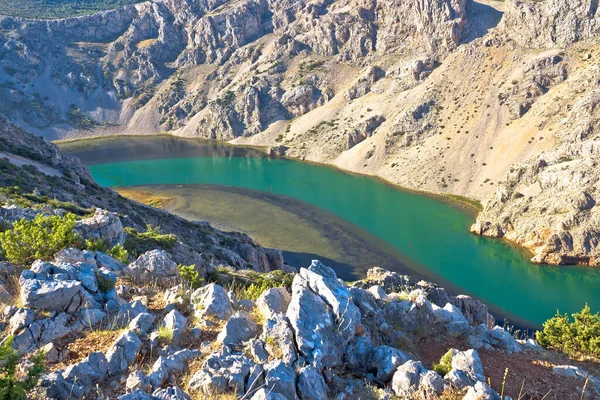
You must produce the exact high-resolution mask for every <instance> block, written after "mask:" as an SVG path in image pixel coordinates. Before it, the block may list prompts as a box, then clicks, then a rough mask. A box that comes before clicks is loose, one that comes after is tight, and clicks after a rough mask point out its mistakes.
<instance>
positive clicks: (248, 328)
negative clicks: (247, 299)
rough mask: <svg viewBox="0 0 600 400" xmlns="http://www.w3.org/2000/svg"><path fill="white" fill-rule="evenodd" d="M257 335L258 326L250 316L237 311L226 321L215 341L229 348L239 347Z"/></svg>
mask: <svg viewBox="0 0 600 400" xmlns="http://www.w3.org/2000/svg"><path fill="white" fill-rule="evenodd" d="M257 335H258V326H257V325H256V322H254V321H253V320H252V317H251V316H250V314H248V313H247V312H245V311H238V312H237V313H235V314H234V315H233V316H231V317H230V318H229V320H227V323H226V324H225V326H224V327H223V330H221V332H220V333H219V335H218V336H217V341H219V342H220V343H223V344H226V345H229V346H239V345H241V344H242V343H244V342H247V341H248V340H250V339H252V338H254V337H256V336H257Z"/></svg>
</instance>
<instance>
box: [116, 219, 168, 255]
mask: <svg viewBox="0 0 600 400" xmlns="http://www.w3.org/2000/svg"><path fill="white" fill-rule="evenodd" d="M124 231H125V233H126V234H127V236H126V237H125V250H127V251H128V252H129V253H130V254H131V255H132V256H133V257H138V256H139V255H140V254H143V253H145V252H147V251H150V250H154V249H156V248H160V249H163V250H168V249H172V248H173V247H175V245H176V244H177V236H175V235H173V234H170V233H168V234H165V233H161V232H160V229H159V228H158V227H156V228H155V227H153V226H151V225H146V232H138V231H137V230H136V229H134V228H125V229H124Z"/></svg>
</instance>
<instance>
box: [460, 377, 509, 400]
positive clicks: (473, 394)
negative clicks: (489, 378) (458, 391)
mask: <svg viewBox="0 0 600 400" xmlns="http://www.w3.org/2000/svg"><path fill="white" fill-rule="evenodd" d="M463 400H502V398H501V397H500V396H499V395H498V393H496V392H495V391H494V390H493V389H492V388H491V387H489V386H488V384H487V383H485V382H481V381H479V382H477V383H475V385H474V386H471V387H470V388H469V390H467V394H466V395H465V397H463Z"/></svg>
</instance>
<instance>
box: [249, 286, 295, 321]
mask: <svg viewBox="0 0 600 400" xmlns="http://www.w3.org/2000/svg"><path fill="white" fill-rule="evenodd" d="M291 299H292V297H291V296H290V294H289V293H288V291H287V289H286V288H283V287H279V288H271V289H267V290H265V291H264V292H262V294H261V295H260V296H259V297H258V299H257V300H256V306H257V307H258V310H259V311H260V313H261V314H262V315H263V316H264V317H265V318H266V319H269V318H271V317H272V316H274V315H275V314H277V313H282V314H285V313H286V312H287V308H288V306H289V305H290V301H291Z"/></svg>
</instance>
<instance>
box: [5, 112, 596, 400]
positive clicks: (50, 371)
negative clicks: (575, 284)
mask: <svg viewBox="0 0 600 400" xmlns="http://www.w3.org/2000/svg"><path fill="white" fill-rule="evenodd" d="M0 145H1V146H2V147H0V172H1V174H0V196H1V197H0V200H1V201H2V204H1V205H0V234H1V235H0V244H1V248H0V257H2V258H7V259H9V260H11V262H6V261H0V306H1V313H0V368H1V371H0V374H1V378H2V379H0V393H4V392H3V391H4V390H5V388H6V387H7V385H8V383H7V382H12V384H15V382H22V381H23V382H33V383H34V385H32V387H31V388H28V389H27V390H28V393H27V396H28V398H32V399H59V400H63V399H64V400H73V399H84V398H85V399H98V400H99V399H121V400H140V399H142V400H146V399H148V400H159V399H160V400H166V399H168V400H191V399H221V400H224V399H234V398H235V399H252V400H284V399H315V400H317V399H318V400H321V399H331V398H335V399H386V400H389V399H415V400H416V399H463V400H506V399H507V398H512V399H523V398H527V399H550V398H554V399H561V400H564V399H579V400H581V399H593V398H598V397H600V379H598V378H596V377H595V376H594V375H592V374H595V375H598V372H600V370H598V364H597V363H594V362H590V361H585V360H583V361H582V360H579V361H577V360H572V359H568V358H567V357H566V356H565V355H562V354H557V353H555V352H554V351H550V350H545V349H543V348H541V347H540V346H539V345H538V344H537V343H536V342H535V341H534V340H532V339H527V338H526V337H521V336H519V332H513V331H511V329H510V328H508V327H506V328H505V327H500V326H496V325H495V320H494V318H493V317H492V316H491V315H490V314H489V313H488V309H487V307H486V306H485V305H484V304H482V303H480V302H479V301H477V300H475V299H473V298H471V297H469V296H462V295H459V296H454V295H450V294H449V293H447V292H446V291H445V290H444V289H443V288H440V287H437V286H436V285H435V284H432V283H429V282H424V281H420V282H415V281H414V280H412V279H411V278H410V277H408V276H403V275H399V274H396V273H393V272H388V271H385V270H382V269H381V268H373V269H371V270H369V272H368V274H367V277H366V278H365V279H363V280H360V281H356V282H348V283H346V282H343V281H342V280H340V279H338V278H337V276H336V274H335V272H334V271H333V270H332V269H331V268H329V267H327V266H325V265H323V264H321V263H320V262H319V261H313V263H312V264H311V265H310V266H309V267H308V268H300V270H299V271H298V270H296V269H295V268H292V267H290V266H288V265H286V264H285V263H284V262H283V259H282V257H281V252H279V251H277V250H273V249H264V248H262V247H261V246H259V245H258V244H256V243H254V242H253V241H252V240H251V239H250V238H248V237H247V236H245V235H242V234H236V233H224V232H220V231H218V230H215V229H214V228H212V227H210V226H209V225H206V224H197V223H192V222H188V221H185V220H182V219H180V218H177V217H175V216H172V215H170V214H168V213H166V212H164V211H161V210H157V209H154V208H150V207H146V206H143V205H140V204H137V203H133V202H131V201H129V200H126V199H124V198H122V197H120V196H119V195H117V194H116V193H114V192H112V191H111V190H108V189H104V188H101V187H99V186H98V185H97V184H96V183H94V182H93V180H92V179H91V177H90V175H89V172H88V171H87V169H86V168H85V167H83V166H82V165H81V164H80V162H79V161H78V160H77V159H74V158H72V157H69V156H66V155H63V154H62V153H61V152H60V151H59V150H58V149H57V147H56V146H54V145H52V144H50V143H48V142H47V141H46V140H45V139H42V138H39V137H34V136H32V135H29V134H27V133H26V132H24V131H23V130H21V129H19V128H17V127H15V126H13V125H11V124H10V123H9V122H7V121H4V120H3V121H0ZM99 207H102V208H99ZM103 208H104V209H103ZM67 212H69V213H73V215H75V217H74V218H75V220H74V223H73V226H72V227H71V228H69V229H70V230H71V231H70V232H64V231H63V230H62V229H61V232H62V234H63V236H65V237H71V238H72V239H73V240H72V243H70V244H67V245H64V246H60V247H57V241H56V240H54V239H55V237H54V236H52V237H48V239H45V238H46V236H45V235H47V234H48V233H49V232H51V233H54V230H55V228H54V227H52V228H49V227H48V226H46V225H44V227H43V229H42V231H37V232H36V233H35V234H32V233H31V232H30V231H27V230H26V229H25V228H23V226H24V225H23V224H26V222H25V221H32V220H33V221H34V222H35V221H37V220H38V219H39V218H44V217H41V216H45V217H47V218H55V219H57V220H61V221H65V220H67V219H68V218H69V215H70V214H67ZM146 224H150V225H154V226H155V227H152V226H148V227H147V226H146ZM64 226H66V225H63V227H64ZM156 226H159V227H160V228H157V227H156ZM57 230H58V228H57ZM28 232H29V233H28ZM38 235H39V236H40V237H41V238H42V239H43V240H37V239H38V237H37V236H38ZM71 235H76V237H73V236H71ZM13 236H16V237H17V238H19V240H21V241H20V242H19V241H16V242H15V241H11V240H9V239H7V238H9V237H13ZM51 239H52V240H51ZM79 239H81V240H79ZM84 239H85V242H84V241H83V240H84ZM101 244H102V245H103V246H106V247H107V248H108V249H110V251H106V250H104V249H100V247H101ZM72 245H73V246H76V247H73V246H72ZM113 245H114V246H115V247H113V248H112V249H111V247H110V246H113ZM32 246H33V247H36V248H32ZM123 246H124V248H125V249H127V250H128V251H130V252H129V253H126V254H123V253H122V252H118V254H116V253H113V250H114V249H115V248H121V249H122V248H123ZM48 249H52V250H53V251H52V252H48V251H47V250H48ZM9 250H10V251H9ZM32 250H36V251H39V252H40V253H35V254H41V256H40V257H37V256H36V257H34V258H35V260H34V258H31V261H27V262H25V261H23V262H21V261H15V259H16V258H17V257H16V255H18V254H21V253H25V254H31V252H32ZM178 264H185V266H182V265H178ZM517 338H518V339H517ZM11 352H12V353H11ZM11 362H12V363H14V365H15V368H14V369H13V371H12V372H10V368H5V367H6V366H7V365H10V364H9V363H11ZM38 375H39V379H38ZM548 393H552V397H548ZM10 396H11V395H9V397H8V398H10V399H12V398H16V397H10ZM501 396H509V397H501ZM510 396H512V397H510ZM18 398H22V397H18Z"/></svg>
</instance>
